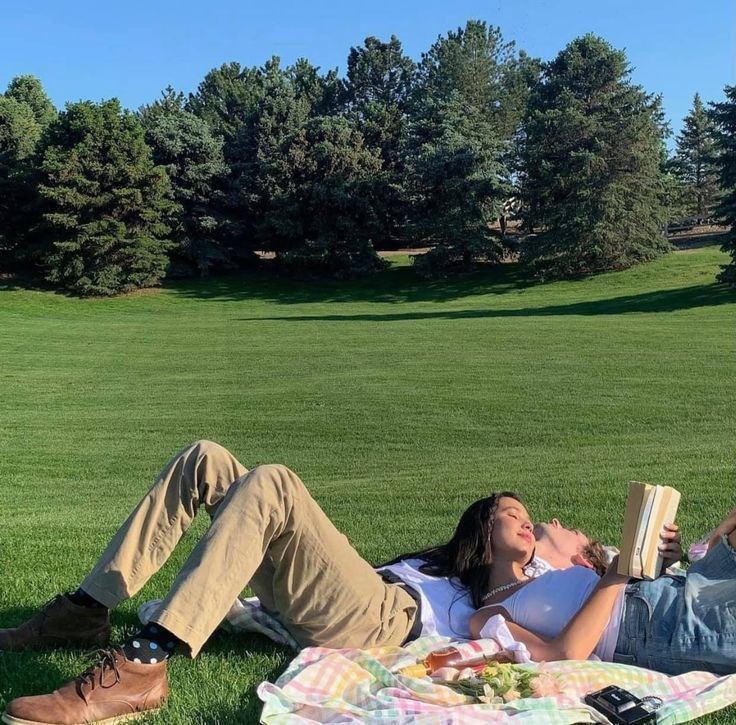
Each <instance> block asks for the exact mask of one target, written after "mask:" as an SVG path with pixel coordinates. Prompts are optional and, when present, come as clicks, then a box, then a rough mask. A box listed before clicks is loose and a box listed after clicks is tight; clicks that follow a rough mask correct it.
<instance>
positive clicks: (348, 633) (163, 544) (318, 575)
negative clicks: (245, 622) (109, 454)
mask: <svg viewBox="0 0 736 725" xmlns="http://www.w3.org/2000/svg"><path fill="white" fill-rule="evenodd" d="M200 505H203V506H204V507H205V510H206V511H207V513H208V514H209V515H210V517H211V519H212V521H211V525H210V527H209V529H208V530H207V532H206V533H205V535H204V536H203V537H202V539H201V540H200V541H199V542H198V543H197V545H196V547H195V548H194V550H193V551H192V554H191V556H190V557H189V558H188V559H187V561H186V563H185V564H184V567H183V569H182V570H181V572H180V573H179V575H178V576H177V578H176V580H175V581H174V584H173V586H172V588H171V591H170V592H169V593H168V595H167V596H166V598H165V599H164V600H163V602H162V603H161V606H160V608H159V609H158V611H157V612H156V614H155V615H154V616H153V618H152V621H154V622H156V623H158V624H160V625H161V626H162V627H165V628H166V629H168V630H169V631H170V632H172V633H173V634H175V635H176V636H177V637H178V638H179V639H181V640H182V641H184V642H186V644H187V645H188V646H189V648H190V650H191V655H192V657H194V656H195V655H196V654H197V653H198V652H199V650H200V649H201V648H202V645H203V644H204V643H205V642H206V641H207V639H208V638H209V636H210V635H211V634H212V632H213V631H214V630H215V629H216V628H217V626H218V625H219V624H220V622H222V620H223V619H224V617H225V614H226V613H227V611H228V610H229V609H230V606H231V605H232V603H233V602H234V601H235V599H236V597H237V596H238V595H239V594H240V593H241V592H242V590H243V589H244V588H245V586H246V585H248V584H250V586H251V588H252V589H253V591H254V592H255V593H256V595H257V596H258V598H259V599H260V600H261V603H262V604H263V605H264V606H265V607H266V608H267V609H269V610H270V611H271V612H273V613H274V614H275V616H277V617H278V619H279V620H280V621H281V622H282V623H283V624H284V626H285V627H286V628H287V629H288V630H289V632H291V634H292V636H293V637H294V639H295V640H296V641H297V642H298V643H299V644H300V645H302V646H310V645H319V646H325V647H361V648H365V647H375V646H381V645H389V644H394V645H398V644H401V643H402V642H403V641H404V640H405V639H406V637H407V635H408V634H409V632H410V630H411V627H412V624H413V623H414V618H415V615H416V610H417V606H416V603H415V602H414V600H413V599H412V598H411V596H409V594H407V592H406V591H405V590H404V589H403V588H401V587H399V586H396V585H395V584H388V583H387V582H384V580H383V579H381V577H380V576H379V575H378V574H376V573H375V571H374V570H373V568H372V567H371V566H370V564H368V563H367V562H366V561H365V560H363V559H362V558H361V557H360V556H359V555H358V552H356V551H355V549H353V547H352V546H351V545H350V543H349V542H348V540H347V538H346V537H345V536H344V535H343V534H341V533H340V532H339V531H338V530H337V529H336V528H335V526H334V525H333V524H332V522H331V521H330V520H329V519H328V518H327V516H326V515H325V513H324V511H322V509H321V508H320V507H319V506H318V504H317V503H316V501H315V500H314V499H313V498H312V497H311V496H310V495H309V491H307V488H306V486H305V485H304V484H303V483H302V481H301V480H300V479H299V477H298V476H297V475H296V474H295V473H294V472H293V471H290V470H289V469H288V468H286V467H285V466H281V465H267V466H258V467H257V468H255V469H253V470H252V471H248V470H247V469H246V468H244V467H243V466H242V465H241V464H240V463H239V462H238V461H237V460H236V459H235V457H234V456H233V455H232V454H231V453H230V452H229V451H227V450H226V449H225V448H223V447H222V446H220V445H218V444H216V443H211V442H209V441H198V442H197V443H195V444H194V445H192V446H190V447H189V448H186V449H184V450H183V451H182V452H181V453H179V454H177V455H176V456H174V458H172V459H171V461H170V462H169V463H168V465H167V466H166V468H165V469H164V470H163V472H162V473H161V475H160V477H159V478H158V480H157V481H156V483H155V484H154V485H153V488H151V490H150V491H149V492H148V494H147V495H146V496H145V497H144V498H143V500H142V501H141V502H140V503H139V504H138V506H137V507H136V508H135V509H134V511H133V513H132V514H131V515H130V516H129V518H128V520H127V521H126V522H125V523H124V524H123V526H122V527H121V528H120V530H119V531H118V532H117V534H116V535H115V536H114V538H113V539H112V541H111V542H110V544H109V545H108V547H107V549H106V550H105V551H104V553H103V554H102V556H101V557H100V559H99V561H98V562H97V564H96V565H95V566H94V568H93V569H92V571H91V572H90V574H89V576H88V577H87V578H86V579H85V580H84V581H83V582H82V584H81V587H82V589H84V591H86V592H87V593H88V594H90V595H91V596H93V597H94V598H95V599H97V600H98V601H100V602H101V603H102V604H104V605H105V606H107V607H109V608H111V609H112V608H113V607H115V606H116V605H117V604H118V603H119V602H121V601H122V600H123V599H126V598H128V597H132V596H133V595H134V594H136V592H138V591H139V590H140V589H141V587H142V586H143V585H144V584H145V583H146V582H147V581H148V579H149V578H150V577H151V576H152V575H153V574H154V573H155V572H157V571H158V570H159V569H160V568H161V566H162V565H163V564H164V562H165V561H166V560H167V559H168V557H169V555H170V554H171V552H172V551H173V549H174V547H175V546H176V544H177V542H178V541H179V539H180V538H181V537H182V535H183V534H184V532H185V531H186V530H187V529H188V528H189V526H190V524H191V523H192V521H193V519H194V516H195V515H196V513H197V510H198V509H199V507H200Z"/></svg>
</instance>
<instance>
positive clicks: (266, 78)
mask: <svg viewBox="0 0 736 725" xmlns="http://www.w3.org/2000/svg"><path fill="white" fill-rule="evenodd" d="M261 73H262V76H263V77H262V79H261V81H260V83H261V85H262V88H263V92H262V95H261V97H260V98H259V100H258V102H257V103H256V104H255V107H254V108H253V110H252V112H251V113H250V115H249V116H248V119H247V120H246V122H245V123H244V124H243V125H242V127H241V128H240V130H239V132H238V135H237V138H236V139H235V141H234V142H233V144H232V151H231V162H230V165H231V167H232V170H233V181H232V186H231V193H230V198H229V203H230V206H231V208H233V209H234V210H237V212H238V214H239V220H240V230H239V234H240V236H241V237H242V238H243V239H244V240H245V245H246V247H247V248H249V249H251V250H266V251H273V252H277V253H280V252H284V251H286V250H288V249H292V248H293V247H295V246H298V245H299V244H301V243H302V241H303V240H304V238H305V232H304V220H302V219H300V218H299V217H298V216H296V215H293V214H290V213H286V212H285V208H291V204H292V199H293V194H295V193H296V190H297V189H298V188H299V187H300V182H299V180H298V178H297V172H296V170H295V167H296V164H298V159H295V158H293V157H292V155H291V147H292V145H293V139H294V138H295V137H296V135H297V134H298V133H299V132H300V131H301V129H302V127H303V125H304V123H306V121H307V120H308V118H309V114H310V110H311V99H310V98H309V96H308V95H307V94H302V95H300V96H298V95H297V91H296V89H295V87H294V84H293V82H292V80H291V78H290V74H289V72H288V70H285V69H283V68H282V67H281V63H280V59H279V58H277V57H274V58H271V60H269V61H268V62H267V63H266V64H265V65H264V67H263V68H262V69H261Z"/></svg>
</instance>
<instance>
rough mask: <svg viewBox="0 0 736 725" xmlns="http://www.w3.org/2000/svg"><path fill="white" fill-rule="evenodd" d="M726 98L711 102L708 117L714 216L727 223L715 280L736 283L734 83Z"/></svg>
mask: <svg viewBox="0 0 736 725" xmlns="http://www.w3.org/2000/svg"><path fill="white" fill-rule="evenodd" d="M725 93H726V100H725V101H720V102H718V103H712V104H711V116H712V119H713V123H714V125H715V134H716V149H717V156H716V163H717V165H718V169H719V181H720V185H721V188H722V189H723V196H722V197H721V199H720V200H719V202H718V205H717V207H716V209H715V215H716V217H717V218H718V219H719V221H721V222H722V223H724V224H729V225H730V226H731V236H730V238H729V239H728V240H727V241H726V242H725V244H724V245H723V247H722V249H723V251H724V252H727V253H728V254H730V255H731V262H730V263H729V264H727V265H724V266H723V268H722V271H721V273H720V274H719V276H718V279H719V280H720V281H721V282H725V283H727V284H732V285H736V86H726V88H725Z"/></svg>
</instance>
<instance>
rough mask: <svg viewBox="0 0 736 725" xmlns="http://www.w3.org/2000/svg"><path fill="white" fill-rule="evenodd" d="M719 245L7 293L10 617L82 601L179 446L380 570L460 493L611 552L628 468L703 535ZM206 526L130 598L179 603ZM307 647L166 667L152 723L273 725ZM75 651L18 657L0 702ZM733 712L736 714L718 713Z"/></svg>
mask: <svg viewBox="0 0 736 725" xmlns="http://www.w3.org/2000/svg"><path fill="white" fill-rule="evenodd" d="M724 261H725V255H723V254H722V253H721V252H719V251H718V249H717V247H704V248H700V249H694V250H690V251H687V252H681V253H676V254H672V255H670V256H668V257H666V258H663V259H661V260H659V261H657V262H654V263H652V264H648V265H644V266H641V267H639V268H636V269H632V270H629V271H626V272H621V273H615V274H607V275H602V276H599V277H597V278H593V279H586V280H580V281H574V282H558V283H549V284H535V283H532V282H531V281H529V280H527V279H525V278H524V277H523V276H522V275H521V273H520V272H519V270H518V269H516V268H515V266H514V265H507V266H505V267H504V268H503V269H502V270H500V271H495V272H483V273H478V274H476V275H473V276H469V277H465V278H463V279H461V280H455V281H442V282H435V283H431V284H428V283H425V282H420V281H418V280H416V279H415V277H414V276H413V273H412V271H411V269H410V268H409V267H408V266H407V264H408V261H407V260H406V259H405V258H404V259H402V258H399V259H396V260H395V263H394V265H393V266H392V268H391V269H389V270H387V271H386V272H385V273H382V274H381V275H379V276H378V277H377V278H374V279H371V280H370V281H364V282H360V283H351V284H333V283H326V282H319V283H317V282H315V283H295V282H293V281H288V280H278V279H274V278H269V277H263V276H261V277H258V276H255V275H244V276H238V277H231V278H226V279H218V280H215V281H202V282H187V283H177V284H172V285H171V286H169V287H167V288H165V289H161V290H155V291H151V292H145V293H141V294H137V295H132V296H128V297H125V298H119V299H112V300H78V299H73V298H67V297H65V296H62V295H57V294H53V293H50V292H47V291H37V290H29V289H23V288H15V287H13V285H12V284H9V283H7V282H6V283H5V284H4V288H2V289H0V385H1V387H0V390H1V393H2V394H1V395H0V496H1V500H2V513H1V514H0V576H2V581H1V583H0V626H9V625H11V624H14V623H16V622H18V621H19V620H20V619H21V618H23V617H25V616H26V615H29V614H30V613H31V612H32V611H33V610H35V609H36V608H37V607H38V606H39V605H40V604H42V603H43V602H44V601H45V600H46V599H47V598H48V597H50V596H52V595H53V594H54V593H56V592H58V591H63V590H69V589H71V588H73V587H75V585H76V584H77V583H78V582H79V581H80V580H81V578H82V577H83V576H84V574H85V573H86V572H87V571H88V570H89V568H90V567H91V565H92V563H93V562H94V561H95V558H96V556H97V555H98V553H99V552H100V551H101V549H102V548H103V546H104V544H105V543H106V542H107V540H108V539H109V538H110V536H111V535H112V534H113V532H114V531H115V530H116V528H117V526H118V525H119V524H120V523H121V522H122V521H123V519H124V518H125V516H126V515H127V513H128V511H129V510H130V509H131V508H132V506H133V505H134V504H135V503H136V502H137V501H138V499H139V498H140V496H141V495H142V494H143V493H144V492H145V491H146V490H147V488H148V487H149V485H150V484H151V482H152V481H153V478H154V476H155V474H156V473H157V472H158V470H159V469H160V467H161V466H162V465H163V464H164V462H165V461H166V460H167V459H168V458H169V457H170V456H171V455H172V454H173V453H174V452H175V451H176V450H178V449H180V448H181V447H183V446H184V445H185V444H187V443H189V442H191V441H193V440H196V439H198V438H210V439H213V440H216V441H219V442H220V443H222V444H224V445H225V446H227V447H229V448H231V449H232V450H233V451H234V452H235V453H236V455H237V456H238V457H239V458H240V460H241V461H242V462H243V463H244V464H245V465H246V466H248V467H253V466H255V465H257V464H259V463H266V462H283V463H286V464H287V465H289V466H290V467H291V468H293V469H294V470H296V471H297V472H298V473H299V474H300V475H301V477H302V478H303V479H304V480H305V481H306V482H307V484H308V485H309V486H310V488H311V490H312V492H313V494H314V496H315V497H316V499H317V500H318V501H319V502H320V503H321V504H322V506H323V507H324V508H325V510H326V511H327V513H328V514H329V515H330V516H331V518H332V519H333V520H334V521H335V523H336V524H337V526H338V527H339V528H340V529H342V530H343V531H344V532H345V533H346V534H347V535H348V536H349V537H350V539H351V541H352V542H353V543H354V545H355V546H356V547H357V549H358V550H359V551H360V552H361V553H362V554H363V555H364V556H365V557H366V558H367V559H368V560H370V561H373V562H376V563H377V562H379V561H380V560H383V559H386V558H388V557H390V556H392V555H396V554H398V553H400V552H401V551H405V550H407V549H416V548H418V547H421V546H424V545H430V544H434V543H438V542H441V541H443V540H446V539H447V538H448V537H449V535H450V533H451V530H452V529H453V527H454V524H455V522H456V520H457V518H458V516H459V514H460V513H461V512H462V510H463V509H464V508H465V506H466V505H467V504H469V503H470V502H472V501H473V500H474V499H476V498H478V497H480V496H484V495H486V494H487V493H488V492H490V491H492V490H494V489H499V488H511V489H514V490H516V491H518V492H519V493H520V494H521V495H522V496H523V497H524V498H525V500H526V501H527V502H528V505H529V508H530V511H531V512H532V514H533V515H534V516H535V517H539V518H543V517H551V516H553V515H556V516H558V517H559V518H560V519H562V520H563V522H565V523H569V524H571V525H574V526H576V527H578V528H582V529H584V530H586V531H588V532H590V533H592V534H594V535H596V536H598V537H600V538H602V539H603V540H605V541H607V542H611V543H617V537H618V535H619V532H620V526H621V518H622V511H623V506H624V500H625V496H626V491H627V481H628V480H629V479H631V478H637V479H643V480H648V481H652V482H658V483H668V484H671V485H673V486H675V487H677V488H678V489H680V490H681V491H682V493H683V503H682V506H681V519H680V524H681V527H682V529H683V534H684V537H685V539H686V541H689V540H691V539H692V537H694V536H698V535H700V534H701V533H703V532H704V531H705V530H707V529H708V528H709V527H710V526H712V525H713V524H715V523H716V522H717V520H718V519H719V516H720V514H722V513H723V512H725V511H726V510H727V509H730V508H732V507H733V506H734V505H736V487H735V486H734V460H733V452H734V448H733V446H734V437H733V434H734V431H735V430H736V425H735V423H736V394H735V392H734V390H735V388H734V362H735V361H736V335H735V334H734V331H735V330H736V327H735V323H736V295H734V293H733V292H729V291H728V290H727V289H726V288H724V287H723V286H720V285H716V284H715V282H714V277H715V273H716V271H717V268H718V265H719V264H721V263H723V262H724ZM205 523H206V522H205V521H200V522H199V524H198V526H196V527H195V530H194V531H192V532H190V534H189V535H188V536H187V537H186V538H185V540H184V541H183V542H182V545H181V546H180V547H179V549H178V550H177V552H176V554H175V556H174V557H173V560H172V561H170V562H169V563H168V564H167V566H166V567H164V569H163V570H162V571H161V572H160V573H159V574H158V575H157V576H156V577H155V578H154V579H153V580H152V581H151V582H150V584H149V585H148V586H147V587H146V588H145V589H144V590H143V592H142V594H141V595H139V597H137V598H136V600H134V601H133V602H130V603H129V604H127V605H126V606H123V607H122V608H121V609H119V610H118V611H117V612H116V613H115V614H114V615H113V617H114V624H115V625H116V627H117V629H116V634H117V635H118V636H120V635H121V632H122V629H123V628H124V627H126V626H130V625H133V624H134V623H135V621H136V618H135V608H136V606H137V605H138V604H139V603H140V602H142V601H144V600H145V599H148V598H152V597H156V596H160V595H161V594H162V593H163V592H164V591H165V590H166V588H167V586H168V585H169V584H170V582H171V581H172V579H173V577H174V575H175V573H176V571H177V569H178V567H179V565H180V564H181V562H182V561H183V560H184V558H185V557H186V555H187V553H188V551H190V550H191V547H192V545H193V542H194V541H195V539H196V536H197V534H198V533H199V532H201V530H202V528H203V527H204V525H205ZM289 656H290V653H289V652H288V651H286V650H284V649H283V648H279V647H276V646H273V645H271V644H270V643H269V642H268V641H267V640H266V639H264V638H262V637H258V636H252V637H249V636H237V637H236V636H226V635H221V634H217V635H215V636H214V637H213V639H212V640H211V642H210V643H209V644H208V646H207V647H206V649H205V651H204V652H203V653H202V655H201V656H200V657H199V658H197V660H194V661H190V660H188V659H185V658H184V657H177V658H175V659H174V660H173V661H172V663H171V682H172V696H171V700H170V704H169V705H168V707H167V708H166V710H165V711H163V714H162V715H160V716H158V717H156V718H151V721H152V722H166V723H169V722H172V723H173V722H176V723H197V722H202V723H214V722H223V723H225V722H232V723H243V722H256V721H257V719H258V715H259V712H260V703H259V701H258V700H257V698H256V696H255V688H256V686H257V684H258V683H259V682H260V681H262V680H263V679H274V678H276V677H277V676H278V675H279V673H280V672H281V671H282V669H283V668H284V666H285V664H286V662H287V661H288V659H289ZM86 662H87V660H86V659H85V656H84V655H83V654H82V653H79V652H70V653H59V652H47V653H40V654H39V653H36V654H32V653H28V654H22V655H21V654H12V653H0V707H1V706H4V705H5V704H6V703H7V702H8V700H10V699H12V698H13V697H16V696H19V695H22V694H33V693H39V692H45V691H48V690H50V689H53V688H54V687H55V686H58V685H59V684H61V683H62V682H63V681H65V680H67V679H69V678H70V677H73V676H75V675H76V674H78V672H79V671H80V669H81V668H83V667H84V666H85V664H86ZM710 722H736V709H731V711H728V712H726V713H723V714H720V715H719V716H716V717H714V718H711V719H710Z"/></svg>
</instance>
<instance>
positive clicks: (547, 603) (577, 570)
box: [495, 566, 624, 662]
mask: <svg viewBox="0 0 736 725" xmlns="http://www.w3.org/2000/svg"><path fill="white" fill-rule="evenodd" d="M599 581H600V577H599V576H598V575H597V574H596V573H595V572H594V571H592V570H591V569H588V568H587V567H584V566H573V567H570V568H569V569H553V570H552V571H548V572H546V573H545V574H542V575H541V576H539V577H537V578H535V579H533V580H532V581H530V582H529V583H528V584H525V585H524V586H523V587H520V588H519V589H518V590H517V591H515V592H514V593H513V594H512V595H511V596H509V597H507V598H506V599H504V600H503V601H502V602H499V603H498V604H497V605H495V606H499V607H503V608H504V609H505V610H506V611H507V612H508V614H509V617H511V619H512V620H513V621H514V622H516V624H518V625H520V626H522V627H524V629H528V630H530V631H532V632H535V633H536V634H539V635H541V636H542V637H549V638H552V637H556V636H557V635H558V634H559V633H560V632H561V631H562V630H563V629H564V628H565V625H566V624H567V623H568V622H569V621H570V620H571V619H572V618H573V617H574V616H575V614H576V613H577V612H578V610H579V609H580V607H582V606H583V604H584V603H585V601H586V600H587V599H588V597H589V596H590V594H591V593H592V591H593V589H594V588H595V586H596V584H597V583H598V582H599ZM623 600H624V590H623V587H622V588H621V592H620V593H619V595H618V597H617V599H616V602H615V604H614V605H613V610H612V611H611V616H610V617H609V619H608V624H607V625H606V628H605V629H604V630H603V634H602V635H601V638H600V640H598V644H597V645H596V647H595V649H594V650H593V654H595V655H596V656H598V657H599V658H600V659H602V660H604V661H606V662H610V661H611V660H613V653H614V651H615V649H616V640H617V639H618V632H619V629H620V627H621V617H622V615H623Z"/></svg>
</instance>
